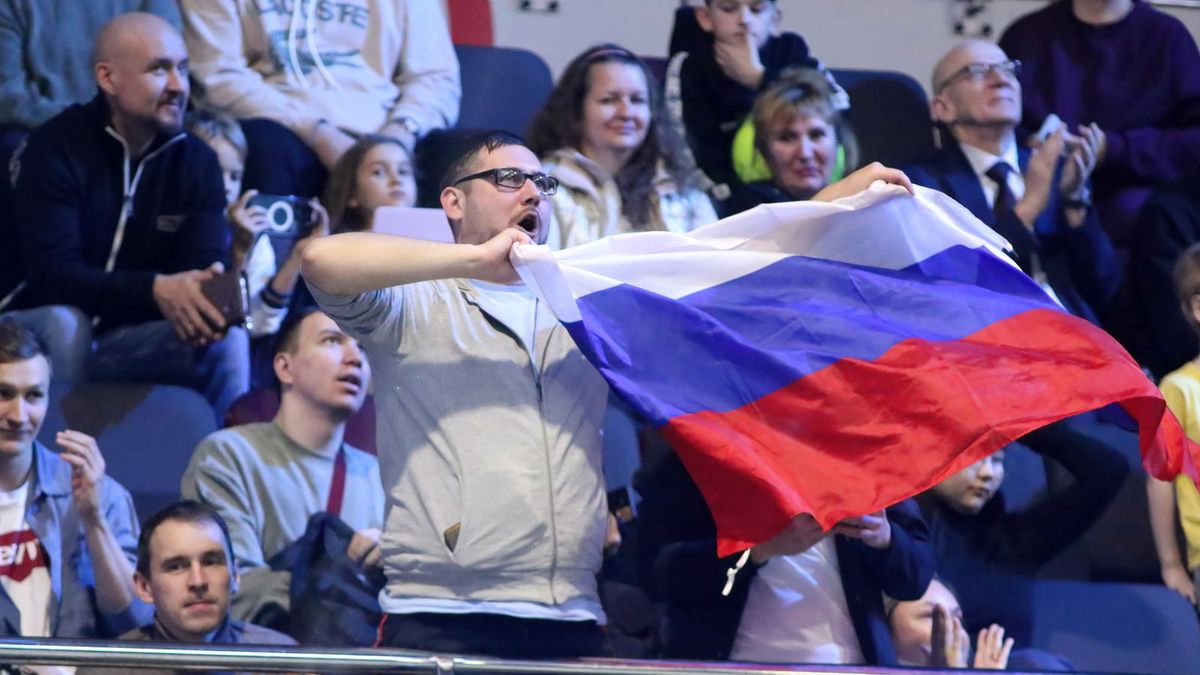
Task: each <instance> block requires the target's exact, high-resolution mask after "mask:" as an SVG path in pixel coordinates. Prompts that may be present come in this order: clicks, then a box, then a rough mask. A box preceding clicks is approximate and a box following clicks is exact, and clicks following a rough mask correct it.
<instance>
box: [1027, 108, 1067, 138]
mask: <svg viewBox="0 0 1200 675" xmlns="http://www.w3.org/2000/svg"><path fill="white" fill-rule="evenodd" d="M1062 126H1063V121H1062V120H1061V119H1059V118H1058V115H1055V114H1054V113H1050V114H1049V115H1046V119H1045V120H1044V121H1043V122H1042V126H1041V127H1040V128H1038V130H1037V133H1036V134H1034V135H1033V138H1034V140H1036V141H1037V142H1038V143H1039V144H1040V143H1045V142H1046V139H1047V138H1050V136H1051V135H1052V134H1053V133H1054V132H1056V131H1058V130H1059V129H1060V128H1061V127H1062Z"/></svg>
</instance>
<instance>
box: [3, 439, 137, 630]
mask: <svg viewBox="0 0 1200 675" xmlns="http://www.w3.org/2000/svg"><path fill="white" fill-rule="evenodd" d="M31 476H32V483H31V484H30V490H29V497H28V504H27V506H26V507H25V519H26V521H27V522H28V523H29V525H30V527H31V528H33V531H34V533H35V534H37V538H38V541H39V542H41V545H42V548H43V549H44V550H45V551H46V556H47V557H48V558H49V561H50V584H51V588H52V589H53V593H54V600H55V602H54V607H53V608H52V610H51V611H52V614H51V616H50V634H51V635H53V636H54V637H64V638H74V637H78V638H115V637H117V636H118V635H120V634H121V633H124V632H125V631H127V630H130V629H132V628H136V627H137V626H139V625H141V624H144V623H147V622H148V621H150V620H151V618H152V617H153V615H154V607H153V606H151V605H147V604H146V603H143V602H141V601H140V600H138V599H137V598H136V597H134V599H133V603H132V604H131V605H130V606H129V607H127V608H126V609H125V610H124V611H122V612H119V613H116V614H104V613H102V612H101V611H100V610H99V609H97V607H96V588H95V585H96V581H95V577H94V575H93V573H92V562H91V558H90V556H89V554H88V548H87V538H86V536H85V535H84V531H83V526H82V524H81V523H80V520H79V512H78V511H77V510H76V509H75V503H74V501H72V499H71V465H70V464H67V463H66V462H64V461H63V460H61V459H59V457H58V455H57V454H56V453H54V452H51V451H50V450H48V449H46V447H45V446H43V445H42V444H41V443H37V442H35V443H34V445H33V472H32V474H31ZM100 502H101V507H102V508H103V509H104V517H105V518H106V519H107V520H108V525H109V527H110V528H112V532H113V535H114V536H115V537H116V539H117V542H118V543H119V544H120V545H121V548H122V549H123V550H124V551H125V555H126V557H128V558H129V562H130V564H131V565H133V564H135V563H136V562H137V538H138V529H139V527H138V520H137V514H136V513H135V512H134V510H133V498H131V497H130V496H129V492H128V491H126V490H125V488H123V487H121V484H120V483H118V482H116V481H115V480H113V479H112V478H109V477H108V476H105V477H104V481H103V483H101V485H100ZM20 633H21V614H20V612H19V611H18V610H17V607H16V605H14V604H13V602H12V600H11V599H10V598H9V597H8V594H7V593H5V592H4V589H3V587H0V635H9V636H15V635H20Z"/></svg>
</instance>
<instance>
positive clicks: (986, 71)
mask: <svg viewBox="0 0 1200 675" xmlns="http://www.w3.org/2000/svg"><path fill="white" fill-rule="evenodd" d="M992 73H1000V74H1001V75H1004V76H1005V77H1011V78H1015V77H1016V76H1017V75H1020V74H1021V62H1020V61H1018V60H1016V59H1012V60H1011V61H1001V62H1000V63H968V64H967V65H965V66H963V67H962V68H959V69H958V70H956V71H954V73H953V74H952V75H950V76H949V77H947V78H946V79H944V80H942V83H941V84H939V85H938V88H937V91H935V92H934V93H935V94H938V93H941V91H942V90H943V89H945V88H946V87H949V86H950V84H951V83H952V82H954V81H955V80H959V79H963V78H966V79H968V80H971V81H972V82H982V81H983V80H984V78H986V77H987V76H988V75H991V74H992Z"/></svg>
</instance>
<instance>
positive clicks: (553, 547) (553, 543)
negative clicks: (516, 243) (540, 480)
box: [529, 297, 558, 605]
mask: <svg viewBox="0 0 1200 675" xmlns="http://www.w3.org/2000/svg"><path fill="white" fill-rule="evenodd" d="M539 306H540V302H539V300H538V299H537V298H536V297H535V298H534V299H533V344H534V348H535V349H536V348H537V325H538V321H537V318H538V308H539ZM557 329H558V326H557V325H553V326H551V327H550V330H548V331H546V340H545V344H543V345H542V349H541V353H540V354H537V355H536V356H537V357H538V361H537V362H535V361H534V360H533V359H530V360H529V367H530V368H532V369H533V384H534V388H535V389H536V390H537V403H538V424H539V426H541V428H542V457H543V459H545V461H546V485H547V488H548V489H547V490H546V495H547V498H548V499H549V502H550V510H549V515H550V577H549V579H548V580H547V581H548V582H549V585H550V602H551V604H554V605H557V604H558V595H557V593H555V590H554V578H555V577H556V576H557V575H558V518H557V517H556V516H555V504H554V471H553V467H552V466H551V464H550V439H549V438H548V437H547V436H546V423H545V411H544V410H542V404H543V403H544V401H545V399H544V397H543V393H544V392H543V390H542V372H543V371H544V370H545V367H546V354H547V353H548V352H549V351H550V338H551V337H552V336H553V334H554V331H555V330H557Z"/></svg>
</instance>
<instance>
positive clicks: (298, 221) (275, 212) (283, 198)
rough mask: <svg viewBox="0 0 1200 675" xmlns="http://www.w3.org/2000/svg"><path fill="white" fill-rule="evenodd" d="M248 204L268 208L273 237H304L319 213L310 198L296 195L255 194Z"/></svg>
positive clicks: (269, 233) (268, 219) (269, 229)
mask: <svg viewBox="0 0 1200 675" xmlns="http://www.w3.org/2000/svg"><path fill="white" fill-rule="evenodd" d="M247 206H261V207H263V208H264V209H266V210H267V230H266V232H267V234H268V235H269V236H272V237H283V238H288V239H303V238H304V237H307V236H308V235H309V234H310V233H311V232H312V229H313V227H315V226H316V224H317V213H316V211H314V210H313V208H312V207H311V206H309V205H308V200H307V199H305V198H303V197H297V196H295V195H262V194H259V195H254V196H253V197H251V198H250V201H249V202H248V203H247Z"/></svg>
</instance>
